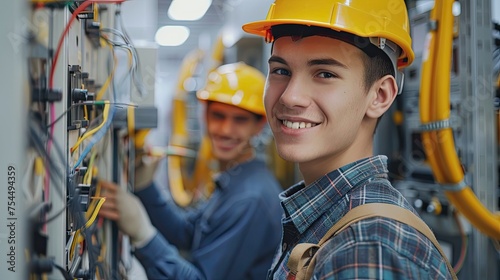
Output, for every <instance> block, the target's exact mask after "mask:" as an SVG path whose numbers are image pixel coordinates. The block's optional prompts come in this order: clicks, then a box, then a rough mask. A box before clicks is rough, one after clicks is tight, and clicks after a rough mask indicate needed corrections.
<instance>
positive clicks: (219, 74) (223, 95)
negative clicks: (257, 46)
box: [196, 62, 266, 116]
mask: <svg viewBox="0 0 500 280" xmlns="http://www.w3.org/2000/svg"><path fill="white" fill-rule="evenodd" d="M265 83H266V78H265V76H264V74H262V73H261V72H260V71H259V70H257V69H256V68H254V67H251V66H249V65H247V64H245V63H244V62H237V63H231V64H225V65H222V66H219V67H218V68H217V69H215V70H214V71H212V72H210V73H209V74H208V77H207V83H206V86H205V88H204V89H202V90H200V91H198V92H197V93H196V97H198V99H199V100H207V101H215V102H221V103H225V104H229V105H233V106H237V107H240V108H242V109H245V110H247V111H250V112H253V113H255V114H258V115H262V116H265V115H266V112H265V110H264V101H263V94H264V85H265Z"/></svg>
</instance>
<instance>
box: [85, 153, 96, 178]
mask: <svg viewBox="0 0 500 280" xmlns="http://www.w3.org/2000/svg"><path fill="white" fill-rule="evenodd" d="M96 156H97V150H95V149H92V154H91V155H90V161H89V165H88V167H87V172H85V176H83V183H84V184H86V185H90V183H91V181H92V175H93V173H94V160H95V158H96Z"/></svg>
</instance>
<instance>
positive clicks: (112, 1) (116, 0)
mask: <svg viewBox="0 0 500 280" xmlns="http://www.w3.org/2000/svg"><path fill="white" fill-rule="evenodd" d="M123 2H125V0H87V1H85V2H83V3H82V4H81V5H80V6H78V8H76V10H75V11H74V12H73V14H72V15H71V18H70V19H69V21H68V23H67V24H66V27H65V28H64V31H63V33H62V34H61V37H60V38H59V42H58V43H57V47H56V51H55V52H54V58H53V59H52V65H51V67H50V74H49V91H50V90H52V89H53V87H54V73H55V70H56V66H57V60H58V59H59V54H60V53H61V48H62V44H63V42H64V38H66V35H68V33H69V29H70V27H71V24H72V23H73V21H74V20H75V19H76V17H77V16H78V15H79V14H80V13H81V12H82V11H83V10H85V9H86V8H87V7H88V6H89V5H90V4H92V3H103V4H118V3H123ZM49 39H50V38H49ZM49 106H50V107H49V110H50V123H53V122H54V120H55V118H56V117H55V105H54V103H50V105H49ZM54 128H55V126H54V125H52V126H50V132H49V138H48V141H47V157H50V150H51V148H52V138H53V136H54ZM45 166H46V171H45V181H44V185H45V188H44V189H45V195H44V197H45V199H46V201H49V185H50V176H49V169H48V168H49V167H48V165H47V164H46V165H45Z"/></svg>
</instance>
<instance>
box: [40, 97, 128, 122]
mask: <svg viewBox="0 0 500 280" xmlns="http://www.w3.org/2000/svg"><path fill="white" fill-rule="evenodd" d="M104 104H105V103H104V101H103V100H100V101H84V102H81V103H74V104H71V106H69V107H68V109H66V111H64V112H63V113H62V114H61V115H59V117H57V119H55V120H54V121H53V122H52V123H50V124H49V125H48V126H47V127H50V126H54V125H55V124H56V123H57V122H59V121H60V120H61V119H62V118H64V116H66V114H67V113H69V112H70V111H71V109H73V108H74V107H77V106H89V105H94V106H102V105H104ZM109 104H110V105H115V106H117V107H120V106H131V107H137V105H134V104H132V103H123V102H109Z"/></svg>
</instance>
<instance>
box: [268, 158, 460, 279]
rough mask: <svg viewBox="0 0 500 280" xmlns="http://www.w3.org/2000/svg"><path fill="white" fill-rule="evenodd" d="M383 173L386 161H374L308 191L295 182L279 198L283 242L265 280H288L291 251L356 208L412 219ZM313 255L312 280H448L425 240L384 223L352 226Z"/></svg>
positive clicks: (442, 263) (392, 223)
mask: <svg viewBox="0 0 500 280" xmlns="http://www.w3.org/2000/svg"><path fill="white" fill-rule="evenodd" d="M387 173H388V170H387V157H385V156H374V157H370V158H366V159H362V160H359V161H357V162H354V163H351V164H348V165H346V166H343V167H341V168H339V169H337V170H334V171H332V172H330V173H328V174H326V175H325V176H323V177H321V178H319V179H318V180H317V181H315V182H314V183H312V184H311V185H309V186H305V185H304V182H300V183H298V184H296V185H294V186H292V187H291V188H289V189H287V190H286V191H284V192H282V193H281V194H280V198H281V200H282V201H281V204H282V207H283V209H284V211H285V217H284V219H283V221H282V226H283V236H282V242H281V244H280V248H279V250H278V253H277V255H276V256H275V259H274V262H273V266H272V268H271V270H269V272H268V279H287V277H288V276H289V275H288V273H289V269H288V267H287V266H286V264H287V261H288V258H289V256H290V252H291V250H292V249H293V247H295V245H297V244H298V243H303V242H308V243H317V242H318V241H319V240H320V239H321V237H323V235H324V234H325V233H326V232H327V231H328V230H329V229H330V228H331V227H332V226H333V225H334V224H335V223H336V222H337V221H338V220H340V219H341V218H342V217H343V216H344V215H345V214H346V213H347V212H348V211H349V210H350V209H352V208H354V207H356V206H359V205H362V204H366V203H376V202H378V203H388V204H395V205H399V206H401V207H403V208H406V209H409V210H411V211H413V212H414V213H416V211H415V210H414V209H413V208H412V206H411V205H410V204H409V203H408V201H407V200H406V199H405V198H404V197H403V196H402V194H401V193H400V192H399V191H397V190H396V189H395V188H394V187H392V185H391V184H390V182H389V181H388V180H387ZM417 215H418V214H417ZM317 254H318V256H317V259H316V266H315V270H314V279H451V276H450V275H449V273H448V270H447V267H446V263H445V260H444V259H443V258H442V257H441V255H440V254H439V251H438V250H437V249H436V248H435V247H434V246H433V244H432V242H431V241H430V240H428V239H427V238H426V237H425V236H424V235H423V234H421V233H419V232H418V231H416V230H415V229H414V228H412V227H410V226H408V225H406V224H402V223H400V222H397V221H394V220H391V219H387V218H378V217H376V218H370V219H365V220H361V221H359V222H356V223H354V224H352V225H351V226H350V227H348V228H347V229H346V230H344V231H342V232H341V233H339V234H338V235H336V236H335V237H333V238H331V239H330V240H329V241H327V243H325V245H324V247H323V248H322V249H321V250H320V251H318V253H317Z"/></svg>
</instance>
